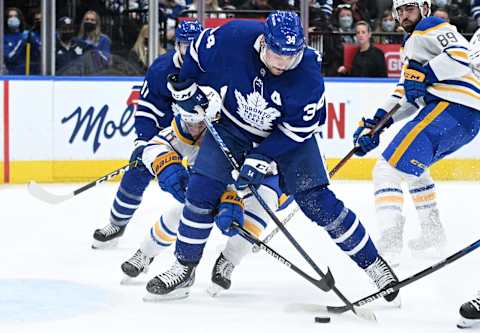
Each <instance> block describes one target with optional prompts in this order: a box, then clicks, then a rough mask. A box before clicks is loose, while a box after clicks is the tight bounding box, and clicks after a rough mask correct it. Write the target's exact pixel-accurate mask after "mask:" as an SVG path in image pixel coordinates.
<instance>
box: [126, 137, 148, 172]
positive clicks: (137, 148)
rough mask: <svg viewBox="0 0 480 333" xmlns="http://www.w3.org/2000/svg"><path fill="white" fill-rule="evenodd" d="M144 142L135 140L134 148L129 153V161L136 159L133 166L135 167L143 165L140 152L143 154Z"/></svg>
mask: <svg viewBox="0 0 480 333" xmlns="http://www.w3.org/2000/svg"><path fill="white" fill-rule="evenodd" d="M145 144H146V142H145V141H143V140H135V149H134V150H133V151H132V155H130V161H129V163H132V162H135V161H136V162H137V164H136V165H135V166H136V167H137V168H138V167H144V165H143V162H142V154H143V149H144V148H145Z"/></svg>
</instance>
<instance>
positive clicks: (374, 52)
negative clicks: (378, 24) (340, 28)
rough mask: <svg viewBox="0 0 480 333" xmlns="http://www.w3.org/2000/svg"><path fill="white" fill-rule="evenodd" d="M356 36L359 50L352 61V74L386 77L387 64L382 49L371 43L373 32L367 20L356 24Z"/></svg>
mask: <svg viewBox="0 0 480 333" xmlns="http://www.w3.org/2000/svg"><path fill="white" fill-rule="evenodd" d="M355 37H356V38H357V44H358V46H359V50H358V52H357V54H355V57H354V58H353V62H352V70H351V71H350V75H351V76H361V77H386V76H387V64H386V62H385V56H384V54H383V52H382V50H380V49H378V48H376V47H375V46H373V45H372V44H371V43H370V38H371V37H372V32H371V28H370V25H369V24H368V23H367V22H365V21H359V22H357V23H356V24H355Z"/></svg>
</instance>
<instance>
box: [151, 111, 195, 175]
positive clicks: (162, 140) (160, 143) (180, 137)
mask: <svg viewBox="0 0 480 333" xmlns="http://www.w3.org/2000/svg"><path fill="white" fill-rule="evenodd" d="M202 136H203V134H202ZM198 149H199V139H197V140H195V139H193V138H192V136H191V135H190V133H189V132H188V130H187V128H186V125H185V123H184V122H183V121H182V120H181V118H180V116H178V115H177V116H176V117H175V118H173V120H172V123H171V126H169V127H167V128H165V129H163V130H161V131H160V132H159V133H158V134H157V135H155V136H154V137H153V138H152V139H150V141H149V142H148V143H147V145H146V146H145V148H144V150H143V155H142V162H143V164H144V165H145V166H146V167H147V169H148V170H149V171H150V172H151V173H152V174H154V172H153V170H152V167H151V166H152V163H153V161H154V160H155V158H157V156H159V155H161V154H163V153H168V152H171V151H174V152H176V153H177V154H178V155H180V157H182V158H183V159H184V160H188V164H190V165H192V164H193V163H194V162H195V159H196V157H197V154H198Z"/></svg>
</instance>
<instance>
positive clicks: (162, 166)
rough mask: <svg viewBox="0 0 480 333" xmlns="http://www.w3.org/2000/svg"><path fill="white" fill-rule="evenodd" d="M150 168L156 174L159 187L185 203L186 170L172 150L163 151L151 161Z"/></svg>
mask: <svg viewBox="0 0 480 333" xmlns="http://www.w3.org/2000/svg"><path fill="white" fill-rule="evenodd" d="M152 170H153V172H154V173H155V174H156V175H157V178H158V184H159V185H160V188H161V189H162V190H164V191H166V192H168V193H170V194H171V195H173V197H174V198H175V199H177V201H179V202H181V203H185V192H186V189H187V184H188V172H187V170H186V169H185V168H184V167H183V166H182V159H181V158H180V156H179V155H178V154H177V153H176V152H174V151H170V152H168V153H163V154H161V155H159V156H157V158H156V159H155V160H154V161H153V163H152Z"/></svg>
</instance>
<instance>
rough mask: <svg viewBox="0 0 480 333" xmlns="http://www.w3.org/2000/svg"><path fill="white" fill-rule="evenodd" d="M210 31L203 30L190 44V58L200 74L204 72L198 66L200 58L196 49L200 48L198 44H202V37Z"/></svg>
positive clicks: (200, 66)
mask: <svg viewBox="0 0 480 333" xmlns="http://www.w3.org/2000/svg"><path fill="white" fill-rule="evenodd" d="M210 30H212V29H205V30H203V31H202V32H201V33H200V35H199V36H198V38H197V39H196V40H195V41H193V42H192V44H190V56H191V57H192V59H193V60H194V61H195V62H196V63H197V65H198V68H200V70H201V71H202V72H205V70H204V69H203V68H202V65H201V64H200V57H199V54H198V49H199V47H200V44H201V43H202V40H203V37H204V35H205V34H206V33H207V31H210Z"/></svg>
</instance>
